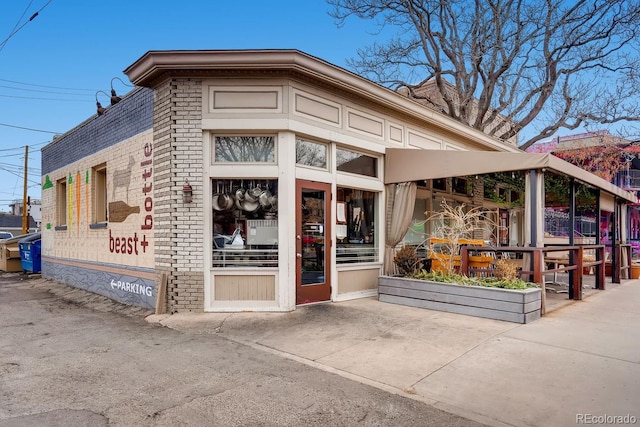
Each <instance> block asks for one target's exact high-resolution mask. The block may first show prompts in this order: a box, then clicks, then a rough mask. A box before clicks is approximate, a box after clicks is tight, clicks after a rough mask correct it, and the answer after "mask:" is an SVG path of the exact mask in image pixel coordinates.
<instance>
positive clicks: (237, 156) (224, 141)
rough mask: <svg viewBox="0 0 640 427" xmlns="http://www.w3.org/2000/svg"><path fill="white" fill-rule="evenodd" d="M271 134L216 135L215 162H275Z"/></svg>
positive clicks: (273, 141)
mask: <svg viewBox="0 0 640 427" xmlns="http://www.w3.org/2000/svg"><path fill="white" fill-rule="evenodd" d="M275 151H276V150H275V140H274V137H273V136H216V137H215V140H214V152H215V161H216V163H228V162H231V163H234V162H238V163H252V162H259V163H275Z"/></svg>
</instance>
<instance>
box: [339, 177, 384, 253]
mask: <svg viewBox="0 0 640 427" xmlns="http://www.w3.org/2000/svg"><path fill="white" fill-rule="evenodd" d="M336 208H337V209H336V222H337V224H336V239H337V245H336V262H337V263H338V264H346V263H356V262H375V261H378V250H377V248H378V239H377V238H376V230H375V211H376V193H374V192H371V191H365V190H354V189H351V188H340V187H339V188H338V197H337V206H336Z"/></svg>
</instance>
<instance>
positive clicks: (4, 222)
mask: <svg viewBox="0 0 640 427" xmlns="http://www.w3.org/2000/svg"><path fill="white" fill-rule="evenodd" d="M37 228H38V226H37V224H36V221H35V220H34V219H33V218H32V217H29V228H28V229H27V233H32V232H35V231H36V229H37ZM0 231H2V232H8V233H11V234H13V235H14V236H19V235H20V234H22V215H12V214H2V213H0Z"/></svg>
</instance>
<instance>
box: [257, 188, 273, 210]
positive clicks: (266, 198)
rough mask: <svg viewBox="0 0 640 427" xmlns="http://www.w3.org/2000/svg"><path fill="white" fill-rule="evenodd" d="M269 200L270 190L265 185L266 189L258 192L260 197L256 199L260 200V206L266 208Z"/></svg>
mask: <svg viewBox="0 0 640 427" xmlns="http://www.w3.org/2000/svg"><path fill="white" fill-rule="evenodd" d="M270 200H271V191H269V188H268V187H267V189H266V190H264V191H263V192H262V193H260V197H258V201H259V202H260V206H262V207H263V208H266V207H267V206H270V205H271V203H270Z"/></svg>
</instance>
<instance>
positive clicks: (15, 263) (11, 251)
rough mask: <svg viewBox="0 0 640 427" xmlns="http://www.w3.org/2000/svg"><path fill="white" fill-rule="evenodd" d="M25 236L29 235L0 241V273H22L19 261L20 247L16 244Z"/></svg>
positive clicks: (20, 261) (25, 235)
mask: <svg viewBox="0 0 640 427" xmlns="http://www.w3.org/2000/svg"><path fill="white" fill-rule="evenodd" d="M27 236H29V234H23V235H21V236H15V237H11V238H8V239H4V240H0V271H6V272H16V271H22V260H21V259H20V247H19V246H18V244H19V243H20V240H22V239H24V238H25V237H27Z"/></svg>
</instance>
